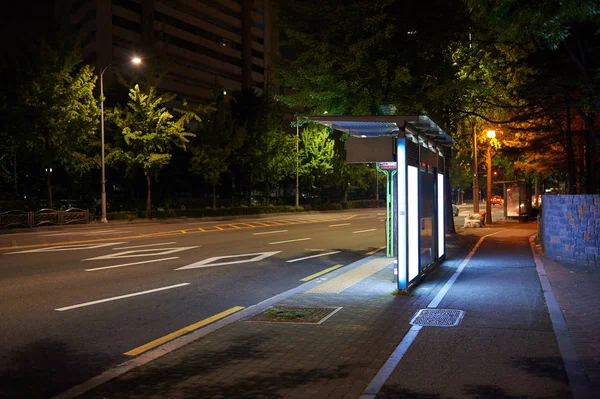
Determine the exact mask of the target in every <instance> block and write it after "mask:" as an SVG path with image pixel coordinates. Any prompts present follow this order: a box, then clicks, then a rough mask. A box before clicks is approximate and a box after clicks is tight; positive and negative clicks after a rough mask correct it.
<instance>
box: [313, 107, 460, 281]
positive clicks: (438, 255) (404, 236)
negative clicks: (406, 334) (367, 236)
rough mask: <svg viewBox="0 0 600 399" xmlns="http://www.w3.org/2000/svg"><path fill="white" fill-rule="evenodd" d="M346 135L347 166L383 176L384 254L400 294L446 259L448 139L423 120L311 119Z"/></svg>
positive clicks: (404, 117) (385, 117)
mask: <svg viewBox="0 0 600 399" xmlns="http://www.w3.org/2000/svg"><path fill="white" fill-rule="evenodd" d="M307 119H308V120H311V121H313V122H316V123H319V124H322V125H325V126H327V127H330V128H332V129H335V130H339V131H342V132H345V133H347V134H348V135H349V136H350V137H349V138H348V139H346V141H345V144H344V145H345V149H346V160H347V162H348V163H376V164H377V165H378V170H380V171H382V172H384V173H385V174H386V175H387V201H386V202H387V209H386V242H387V246H386V247H387V250H386V251H387V255H388V256H389V257H394V258H395V269H394V274H395V281H396V282H397V284H398V288H399V289H401V290H404V289H407V288H408V287H409V286H410V285H411V284H413V283H415V282H417V281H418V280H419V279H420V278H421V277H422V276H423V275H424V274H425V273H426V272H427V271H428V270H429V269H430V268H432V267H434V266H436V265H438V264H439V263H441V262H442V261H443V260H444V258H445V252H446V251H445V248H446V242H445V231H446V215H447V214H448V215H451V214H452V213H451V211H448V212H447V209H446V208H447V207H450V205H449V202H448V204H446V201H445V198H446V191H447V190H446V187H447V186H448V169H447V165H446V160H447V154H449V151H448V150H449V149H450V146H451V145H452V142H453V140H452V138H451V137H450V136H449V135H448V134H447V133H446V132H445V131H443V130H442V129H441V128H440V127H439V126H438V125H437V124H436V123H434V122H433V121H432V120H431V119H430V118H429V117H427V116H422V115H381V116H379V115H378V116H310V117H308V118H307Z"/></svg>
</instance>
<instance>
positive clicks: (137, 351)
mask: <svg viewBox="0 0 600 399" xmlns="http://www.w3.org/2000/svg"><path fill="white" fill-rule="evenodd" d="M242 309H244V307H243V306H234V307H232V308H231V309H227V310H225V311H224V312H221V313H218V314H216V315H214V316H211V317H209V318H208V319H204V320H201V321H199V322H197V323H194V324H191V325H189V326H187V327H183V328H182V329H180V330H177V331H175V332H172V333H171V334H167V335H165V336H164V337H161V338H158V339H155V340H154V341H152V342H148V343H147V344H145V345H142V346H138V347H137V348H135V349H132V350H130V351H129V352H125V354H126V355H128V356H137V355H139V354H140V353H144V352H146V351H148V350H150V349H152V348H155V347H157V346H159V345H162V344H164V343H166V342H168V341H172V340H174V339H175V338H178V337H180V336H182V335H184V334H187V333H189V332H192V331H194V330H197V329H199V328H200V327H203V326H205V325H207V324H210V323H212V322H215V321H217V320H219V319H222V318H224V317H226V316H229V315H230V314H233V313H235V312H238V311H240V310H242Z"/></svg>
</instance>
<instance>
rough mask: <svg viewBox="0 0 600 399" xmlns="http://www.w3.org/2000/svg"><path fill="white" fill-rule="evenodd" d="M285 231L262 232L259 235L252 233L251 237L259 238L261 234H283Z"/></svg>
mask: <svg viewBox="0 0 600 399" xmlns="http://www.w3.org/2000/svg"><path fill="white" fill-rule="evenodd" d="M286 231H287V230H275V231H263V232H261V233H252V235H253V236H260V235H263V234H275V233H285V232H286Z"/></svg>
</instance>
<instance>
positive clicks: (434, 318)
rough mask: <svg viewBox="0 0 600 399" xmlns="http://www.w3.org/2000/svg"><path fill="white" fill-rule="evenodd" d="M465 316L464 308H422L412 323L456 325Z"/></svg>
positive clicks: (436, 325) (433, 325)
mask: <svg viewBox="0 0 600 399" xmlns="http://www.w3.org/2000/svg"><path fill="white" fill-rule="evenodd" d="M464 316H465V311H464V310H457V309H421V310H419V311H418V312H417V313H416V314H415V316H414V317H413V319H412V320H411V321H410V324H412V325H413V326H423V327H455V326H457V325H459V324H460V322H461V321H462V319H463V317H464Z"/></svg>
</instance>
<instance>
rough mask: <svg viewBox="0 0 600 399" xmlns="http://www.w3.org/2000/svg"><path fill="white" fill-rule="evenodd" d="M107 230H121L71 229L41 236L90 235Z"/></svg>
mask: <svg viewBox="0 0 600 399" xmlns="http://www.w3.org/2000/svg"><path fill="white" fill-rule="evenodd" d="M107 231H120V230H90V229H86V230H76V231H69V232H67V233H51V234H41V237H55V236H69V235H71V236H72V235H90V234H94V233H105V232H107Z"/></svg>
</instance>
